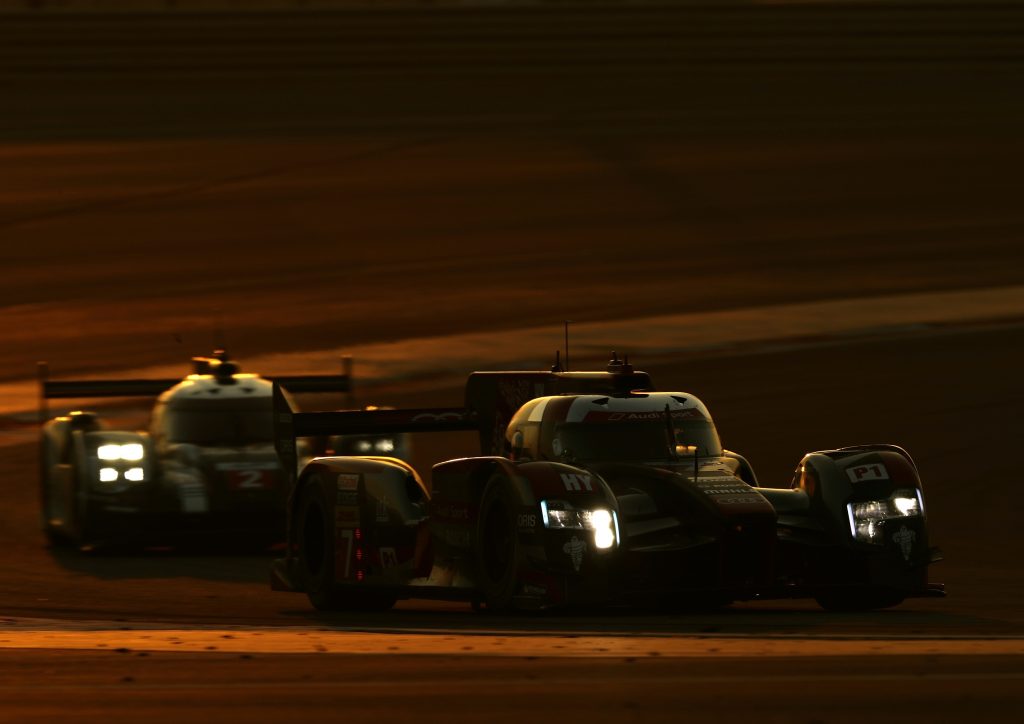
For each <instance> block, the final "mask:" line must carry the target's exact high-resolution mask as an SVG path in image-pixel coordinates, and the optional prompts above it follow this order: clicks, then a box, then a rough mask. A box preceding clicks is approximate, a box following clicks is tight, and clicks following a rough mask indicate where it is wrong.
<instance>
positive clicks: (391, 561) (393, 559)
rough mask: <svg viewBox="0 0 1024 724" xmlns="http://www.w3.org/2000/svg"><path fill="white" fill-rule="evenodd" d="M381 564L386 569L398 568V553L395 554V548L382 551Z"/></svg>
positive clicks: (382, 549)
mask: <svg viewBox="0 0 1024 724" xmlns="http://www.w3.org/2000/svg"><path fill="white" fill-rule="evenodd" d="M380 564H381V566H383V567H384V568H397V567H398V553H396V552H395V549H394V548H381V549H380Z"/></svg>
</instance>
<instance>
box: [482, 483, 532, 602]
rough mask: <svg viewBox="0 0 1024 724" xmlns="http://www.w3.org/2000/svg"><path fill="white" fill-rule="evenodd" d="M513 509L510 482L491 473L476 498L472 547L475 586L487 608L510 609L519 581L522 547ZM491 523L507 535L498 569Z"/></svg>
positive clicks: (516, 504) (516, 507)
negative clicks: (496, 524)
mask: <svg viewBox="0 0 1024 724" xmlns="http://www.w3.org/2000/svg"><path fill="white" fill-rule="evenodd" d="M517 509H518V499H517V496H516V494H515V491H514V489H513V487H512V482H511V481H510V480H509V479H508V478H507V477H506V476H505V475H501V474H496V475H494V476H492V477H491V479H490V480H489V481H488V482H487V485H486V486H485V487H484V493H483V496H482V497H481V499H480V515H479V519H478V520H477V530H476V545H475V546H474V552H475V556H476V572H477V574H476V575H477V585H478V586H479V588H480V592H481V593H482V594H483V600H484V602H485V603H486V604H487V608H488V609H490V610H492V611H508V610H510V609H511V608H512V607H513V597H514V596H515V593H516V590H517V588H518V584H519V568H520V561H521V550H522V547H521V544H520V542H519V535H518V530H517V528H516V518H515V516H516V512H517ZM495 523H498V524H500V525H502V526H503V531H501V533H502V534H503V535H504V536H507V541H506V544H507V550H506V551H505V552H504V555H502V556H500V558H501V560H503V561H504V563H503V565H501V566H500V567H499V569H498V570H496V565H495V553H496V552H495V551H494V550H492V546H493V542H494V539H495V535H496V534H497V533H499V532H498V531H495V530H492V529H491V527H492V526H493V525H494V524H495ZM499 537H501V536H500V535H499Z"/></svg>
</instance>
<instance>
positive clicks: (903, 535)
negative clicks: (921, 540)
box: [892, 525, 917, 561]
mask: <svg viewBox="0 0 1024 724" xmlns="http://www.w3.org/2000/svg"><path fill="white" fill-rule="evenodd" d="M892 540H893V542H894V543H896V544H897V545H899V547H900V551H902V553H903V558H904V560H907V561H909V560H910V554H911V553H913V551H914V541H915V540H917V533H915V532H914V531H912V530H910V528H908V527H907V526H905V525H901V526H900V529H899V530H898V531H896V532H895V533H893V534H892Z"/></svg>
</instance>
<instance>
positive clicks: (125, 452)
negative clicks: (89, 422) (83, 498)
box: [96, 442, 146, 483]
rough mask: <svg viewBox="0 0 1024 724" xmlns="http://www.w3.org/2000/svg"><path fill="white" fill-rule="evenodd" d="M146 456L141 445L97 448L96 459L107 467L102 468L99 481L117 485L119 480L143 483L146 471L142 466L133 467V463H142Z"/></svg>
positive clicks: (126, 444)
mask: <svg viewBox="0 0 1024 724" xmlns="http://www.w3.org/2000/svg"><path fill="white" fill-rule="evenodd" d="M144 456H145V450H144V449H143V447H142V444H141V443H137V442H130V443H125V444H124V445H118V444H117V443H107V444H105V445H100V446H99V447H98V448H96V457H97V458H98V459H100V460H101V461H103V462H105V463H107V465H104V466H103V467H101V468H100V470H99V481H100V482H101V483H116V482H118V481H119V480H125V481H127V482H129V483H141V482H142V481H143V480H145V479H146V471H145V469H143V468H142V467H141V466H140V465H131V463H139V462H141V461H142V458H143V457H144ZM118 463H120V464H118ZM125 463H128V465H125Z"/></svg>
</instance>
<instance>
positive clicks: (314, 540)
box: [296, 476, 337, 609]
mask: <svg viewBox="0 0 1024 724" xmlns="http://www.w3.org/2000/svg"><path fill="white" fill-rule="evenodd" d="M325 487H326V486H325V485H324V482H323V480H322V479H321V478H320V477H319V476H313V477H312V478H310V479H309V480H308V481H306V484H305V485H303V486H302V491H301V493H300V494H299V504H298V508H297V516H296V519H297V521H298V531H297V535H296V542H297V544H298V558H299V577H300V581H301V584H302V587H303V589H304V590H305V591H306V594H307V595H308V596H309V600H310V601H311V602H312V603H313V605H314V606H315V607H316V608H318V609H331V608H336V607H337V602H336V600H335V599H336V596H335V586H334V517H333V515H332V513H333V510H334V506H333V505H328V502H327V493H326V489H325ZM317 520H319V529H316V526H317V523H316V521H317Z"/></svg>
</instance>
